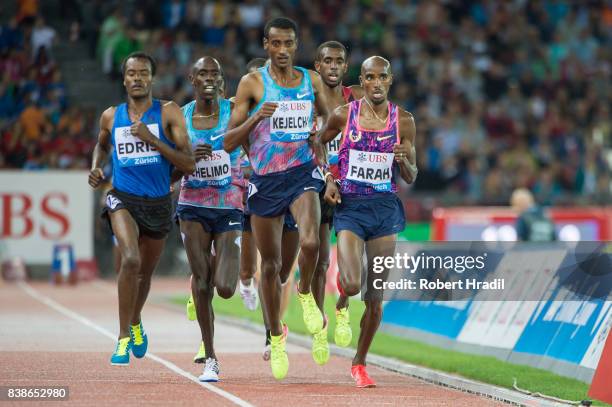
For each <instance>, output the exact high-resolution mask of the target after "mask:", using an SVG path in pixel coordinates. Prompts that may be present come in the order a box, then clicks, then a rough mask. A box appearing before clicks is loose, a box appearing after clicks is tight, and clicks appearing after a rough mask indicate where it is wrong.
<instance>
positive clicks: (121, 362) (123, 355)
mask: <svg viewBox="0 0 612 407" xmlns="http://www.w3.org/2000/svg"><path fill="white" fill-rule="evenodd" d="M131 347H132V338H130V337H129V336H128V337H126V338H121V339H119V340H118V341H117V347H116V348H115V353H113V355H112V356H111V360H110V362H111V365H114V366H127V365H129V364H130V349H131Z"/></svg>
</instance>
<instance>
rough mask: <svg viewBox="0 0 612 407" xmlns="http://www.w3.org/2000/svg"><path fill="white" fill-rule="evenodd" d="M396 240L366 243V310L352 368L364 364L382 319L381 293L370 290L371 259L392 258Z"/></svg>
mask: <svg viewBox="0 0 612 407" xmlns="http://www.w3.org/2000/svg"><path fill="white" fill-rule="evenodd" d="M396 240H397V236H396V235H387V236H383V237H379V238H376V239H372V240H370V241H368V242H366V253H367V257H368V284H367V287H368V290H367V292H366V293H365V294H364V296H365V306H366V308H365V311H364V313H363V317H362V318H361V324H360V326H361V330H360V332H359V341H358V342H357V353H356V354H355V357H354V358H353V366H355V365H365V364H366V356H367V354H368V350H369V349H370V345H371V344H372V340H373V339H374V335H375V334H376V331H377V330H378V326H379V325H380V321H381V319H382V302H383V297H382V291H378V290H376V291H374V290H372V278H373V276H374V274H373V271H372V264H373V259H374V257H378V256H385V257H393V256H394V254H395V241H396ZM388 274H389V270H385V271H383V273H380V274H376V278H382V279H383V280H386V279H387V275H388Z"/></svg>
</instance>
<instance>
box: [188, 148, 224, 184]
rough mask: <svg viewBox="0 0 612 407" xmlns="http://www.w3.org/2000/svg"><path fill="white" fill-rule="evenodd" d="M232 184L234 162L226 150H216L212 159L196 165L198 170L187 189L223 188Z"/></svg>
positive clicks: (207, 158)
mask: <svg viewBox="0 0 612 407" xmlns="http://www.w3.org/2000/svg"><path fill="white" fill-rule="evenodd" d="M231 182H232V162H231V159H230V155H229V154H228V153H226V152H225V151H224V150H214V151H213V152H212V155H211V156H210V157H206V158H202V159H201V160H199V161H198V162H197V163H196V169H195V171H194V173H193V174H191V175H190V176H189V179H188V181H187V187H189V188H206V187H217V188H223V187H226V186H228V185H229V184H230V183H231Z"/></svg>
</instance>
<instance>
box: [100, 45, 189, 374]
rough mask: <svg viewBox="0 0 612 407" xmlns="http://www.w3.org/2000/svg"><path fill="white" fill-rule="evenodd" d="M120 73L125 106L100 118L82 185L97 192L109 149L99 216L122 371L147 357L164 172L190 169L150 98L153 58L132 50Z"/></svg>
mask: <svg viewBox="0 0 612 407" xmlns="http://www.w3.org/2000/svg"><path fill="white" fill-rule="evenodd" d="M121 68H122V69H121V71H122V73H123V85H124V86H125V90H126V91H127V103H123V104H121V105H119V106H116V107H115V106H113V107H110V108H108V109H106V110H105V111H104V113H102V116H101V118H100V132H99V134H98V142H97V144H96V147H95V149H94V153H93V162H92V165H91V171H90V173H89V185H91V186H92V187H93V188H97V187H98V186H99V185H100V184H101V183H102V181H103V180H104V175H103V171H102V168H103V165H104V162H105V160H106V158H107V156H108V154H109V153H110V149H111V146H113V147H114V150H113V153H112V159H113V189H112V190H111V191H109V193H108V195H107V199H106V207H105V208H104V210H103V216H106V217H108V219H110V224H111V227H112V229H113V233H114V235H115V236H116V238H117V241H118V244H119V250H120V252H121V267H120V270H119V277H118V295H119V338H118V342H117V347H116V349H115V352H114V353H113V355H112V357H111V364H113V365H128V364H129V362H130V354H129V352H130V350H131V351H132V353H133V354H134V356H135V357H137V358H142V357H144V355H145V354H146V352H147V345H148V339H147V335H146V334H145V331H144V329H143V327H142V322H141V318H140V313H141V311H142V308H143V306H144V303H145V301H146V299H147V295H148V293H149V289H150V287H151V276H152V274H153V271H154V270H155V267H156V266H157V263H158V261H159V258H160V256H161V252H162V250H163V247H164V243H165V238H166V235H167V233H168V232H169V231H170V228H171V226H172V202H171V199H170V171H171V167H172V166H173V165H174V166H176V168H178V169H179V170H180V171H184V172H186V173H192V172H193V171H194V169H195V162H194V159H193V154H192V152H191V145H190V143H189V139H188V138H187V134H186V131H185V119H184V118H183V115H182V114H181V110H180V109H179V107H178V106H177V105H176V104H175V103H174V102H168V101H160V100H157V99H153V96H152V92H151V82H152V80H153V76H154V75H155V61H154V60H153V58H152V57H151V56H149V55H148V54H145V53H143V52H135V53H132V54H130V55H129V56H128V57H127V58H126V60H125V61H124V63H123V65H122V67H121Z"/></svg>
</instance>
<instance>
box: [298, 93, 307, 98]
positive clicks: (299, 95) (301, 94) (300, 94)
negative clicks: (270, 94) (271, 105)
mask: <svg viewBox="0 0 612 407" xmlns="http://www.w3.org/2000/svg"><path fill="white" fill-rule="evenodd" d="M296 96H297V98H298V99H301V98H303V97H306V96H308V93H298V94H297V95H296Z"/></svg>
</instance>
